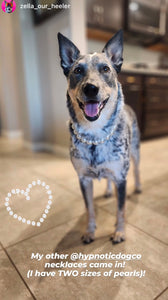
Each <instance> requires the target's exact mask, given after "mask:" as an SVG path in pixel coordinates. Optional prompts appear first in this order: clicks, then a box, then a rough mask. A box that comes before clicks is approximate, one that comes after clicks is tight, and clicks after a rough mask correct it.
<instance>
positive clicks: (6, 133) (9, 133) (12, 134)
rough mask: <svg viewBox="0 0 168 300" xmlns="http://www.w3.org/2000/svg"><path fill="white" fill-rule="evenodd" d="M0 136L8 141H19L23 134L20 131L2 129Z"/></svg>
mask: <svg viewBox="0 0 168 300" xmlns="http://www.w3.org/2000/svg"><path fill="white" fill-rule="evenodd" d="M1 135H2V136H3V137H6V138H8V139H20V138H22V137H23V132H22V131H21V130H4V129H2V131H1Z"/></svg>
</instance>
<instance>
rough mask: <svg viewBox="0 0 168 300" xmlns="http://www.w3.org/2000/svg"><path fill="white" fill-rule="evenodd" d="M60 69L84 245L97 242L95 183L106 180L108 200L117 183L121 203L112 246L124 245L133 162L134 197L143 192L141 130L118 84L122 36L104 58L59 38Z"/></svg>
mask: <svg viewBox="0 0 168 300" xmlns="http://www.w3.org/2000/svg"><path fill="white" fill-rule="evenodd" d="M58 41H59V53H60V57H61V66H62V68H63V71H64V74H65V76H66V77H67V81H68V91H67V106H68V109H69V113H70V118H71V119H70V123H69V130H70V134H71V146H70V156H71V160H72V164H73V166H74V168H75V169H76V171H77V174H78V177H79V182H80V187H81V191H82V194H83V198H84V200H85V204H86V208H87V212H88V225H87V230H86V233H85V234H84V236H83V237H82V239H83V242H84V243H90V242H92V241H93V240H94V232H95V228H96V224H95V212H94V206H93V179H94V178H98V179H100V178H107V191H106V195H107V196H110V195H111V193H112V189H111V181H113V182H114V183H115V186H116V188H117V195H118V196H117V197H118V212H117V223H116V230H115V232H114V234H113V236H112V240H113V243H119V242H122V241H124V240H125V233H124V208H125V198H126V177H127V173H128V170H129V165H130V157H131V156H132V158H133V162H134V173H135V191H136V192H140V190H141V187H140V181H139V129H138V125H137V120H136V116H135V114H134V112H133V111H132V109H131V108H130V107H129V106H127V105H125V104H124V98H123V93H122V88H121V85H120V83H119V82H118V79H117V73H119V71H120V69H121V66H122V62H123V57H122V53H123V33H122V30H120V31H119V32H117V33H116V35H114V37H113V38H112V39H111V40H109V41H108V43H107V44H106V45H105V47H104V49H103V51H102V53H93V54H88V55H81V54H80V51H79V50H78V48H77V47H76V46H75V45H74V44H73V43H72V42H71V41H70V40H69V39H67V38H66V37H65V36H63V35H62V34H61V33H58Z"/></svg>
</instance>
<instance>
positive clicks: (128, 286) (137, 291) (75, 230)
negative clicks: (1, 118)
mask: <svg viewBox="0 0 168 300" xmlns="http://www.w3.org/2000/svg"><path fill="white" fill-rule="evenodd" d="M167 149H168V138H162V139H157V140H152V141H147V142H143V143H142V146H141V179H142V187H143V193H142V194H140V195H134V194H133V193H132V191H133V176H132V168H131V169H130V173H129V176H128V189H127V194H128V196H127V210H126V220H127V222H126V236H127V240H126V241H125V242H124V243H121V244H118V245H112V243H111V242H110V240H109V237H110V234H111V233H112V232H113V230H114V224H115V211H116V197H115V195H114V196H113V197H111V198H109V199H106V198H104V197H103V192H104V190H105V181H104V180H102V181H101V182H98V181H95V183H94V186H95V190H94V198H95V210H96V218H97V231H96V240H95V242H94V243H91V244H90V245H83V244H82V243H81V240H80V236H81V234H82V232H83V230H84V224H85V219H86V215H85V208H84V203H83V201H82V197H81V194H80V190H79V185H78V180H77V176H76V174H75V171H74V170H73V167H72V165H71V163H70V160H69V159H68V158H59V157H56V156H55V155H52V154H47V153H31V152H29V151H28V150H25V149H23V147H22V143H21V142H20V143H18V142H17V143H16V142H14V141H13V142H9V141H7V140H5V139H2V138H1V139H0V169H1V173H0V199H1V201H0V243H1V246H0V266H1V268H0V299H3V300H8V299H10V300H11V299H12V300H27V299H37V300H43V299H44V300H48V299H49V300H57V299H59V300H63V299H70V300H71V299H79V300H80V299H81V300H83V299H84V300H85V299H91V300H92V299H93V300H94V299H96V300H97V299H116V300H121V299H122V300H127V299H129V300H142V299H145V300H146V299H147V300H148V299H149V300H150V299H159V300H166V299H168V150H167ZM37 179H40V180H42V181H45V182H46V183H47V184H48V185H50V188H51V190H52V193H53V204H52V207H51V210H50V211H49V213H48V217H47V219H46V220H45V222H44V223H43V224H42V226H40V227H34V226H31V225H26V224H24V223H22V222H19V221H18V220H16V219H14V218H13V217H11V216H9V214H8V212H7V210H6V207H5V206H4V199H5V197H6V195H7V193H8V192H9V191H10V190H11V189H15V188H19V189H25V188H26V187H27V185H28V184H29V183H30V182H32V180H37ZM10 201H11V207H12V208H13V211H14V212H17V213H18V214H20V215H22V216H24V217H25V218H30V216H31V219H34V220H38V219H39V218H40V215H41V214H42V211H43V210H44V207H45V206H46V202H47V199H46V194H44V191H43V190H42V187H35V188H34V190H32V191H31V200H30V201H26V200H25V199H24V198H23V197H22V196H21V195H19V196H16V195H14V196H13V199H10ZM73 252H75V253H79V252H81V253H83V254H90V253H91V254H105V253H109V252H111V253H113V254H118V253H120V252H121V253H124V254H129V253H131V254H134V253H136V254H137V253H140V254H141V255H142V258H141V260H132V261H126V265H125V267H122V268H121V267H120V268H116V269H115V268H114V266H113V273H112V275H111V276H108V277H105V276H100V277H96V276H92V277H90V276H84V277H83V276H77V277H75V276H65V277H64V276H59V275H58V272H57V269H56V268H52V267H50V268H45V263H46V262H49V263H57V262H60V260H58V259H48V260H47V259H46V258H45V257H43V258H42V259H41V260H40V261H37V260H36V259H31V255H32V253H40V254H43V255H44V256H45V255H46V254H50V253H60V254H61V253H63V254H69V255H70V254H71V253H73ZM67 260H68V262H72V261H70V258H69V257H68V259H67ZM77 262H78V263H83V261H82V260H81V259H78V260H77ZM94 262H97V261H96V260H94ZM107 262H108V263H109V262H111V261H110V260H108V261H107ZM88 263H90V262H88ZM114 263H115V262H114ZM87 269H88V271H94V272H101V275H102V274H103V273H104V271H109V270H110V268H107V269H99V268H96V267H94V268H93V269H91V268H90V267H89V268H87ZM29 270H32V272H33V276H32V277H30V278H27V273H28V271H29ZM36 270H37V271H38V272H56V276H53V277H52V276H51V273H48V274H50V276H47V273H41V274H43V275H45V276H40V277H38V276H35V272H36ZM61 270H66V271H67V270H68V269H67V268H66V267H65V268H63V269H61ZM77 270H78V272H79V274H80V272H82V271H85V270H86V268H85V267H83V268H82V267H81V268H78V269H77ZM134 270H136V271H140V270H146V273H145V276H144V277H142V278H138V277H117V278H114V276H113V274H114V272H115V271H117V272H118V271H119V272H121V271H124V272H131V271H134ZM54 274H55V273H54ZM127 274H128V273H127Z"/></svg>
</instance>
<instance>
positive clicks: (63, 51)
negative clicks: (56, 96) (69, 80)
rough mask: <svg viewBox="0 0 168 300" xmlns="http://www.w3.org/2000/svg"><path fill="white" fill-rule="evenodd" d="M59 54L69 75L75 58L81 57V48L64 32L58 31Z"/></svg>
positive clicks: (66, 74)
mask: <svg viewBox="0 0 168 300" xmlns="http://www.w3.org/2000/svg"><path fill="white" fill-rule="evenodd" d="M58 42H59V55H60V58H61V67H62V68H63V70H64V74H65V76H68V74H69V71H70V69H71V67H72V65H73V64H74V62H75V60H76V59H77V58H78V57H79V54H80V51H79V49H78V48H77V47H76V46H75V45H74V44H73V43H72V42H71V41H70V40H69V39H67V38H66V37H65V36H64V35H63V34H61V33H60V32H59V33H58Z"/></svg>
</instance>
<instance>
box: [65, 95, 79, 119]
mask: <svg viewBox="0 0 168 300" xmlns="http://www.w3.org/2000/svg"><path fill="white" fill-rule="evenodd" d="M67 107H68V110H69V114H70V116H71V118H72V120H73V121H74V122H78V121H77V118H76V114H75V111H74V108H73V105H72V102H71V99H70V96H69V94H68V93H67Z"/></svg>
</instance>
